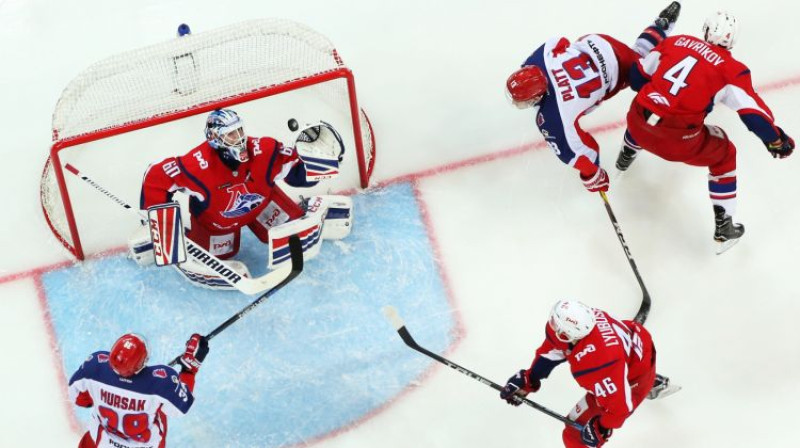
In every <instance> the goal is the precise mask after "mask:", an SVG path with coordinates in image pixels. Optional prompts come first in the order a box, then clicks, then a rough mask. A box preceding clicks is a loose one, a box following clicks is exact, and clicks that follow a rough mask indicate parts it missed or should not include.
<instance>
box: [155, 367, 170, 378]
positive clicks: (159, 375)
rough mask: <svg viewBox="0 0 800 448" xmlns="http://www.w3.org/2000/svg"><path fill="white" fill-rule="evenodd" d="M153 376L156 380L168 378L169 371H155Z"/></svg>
mask: <svg viewBox="0 0 800 448" xmlns="http://www.w3.org/2000/svg"><path fill="white" fill-rule="evenodd" d="M153 376H154V377H156V378H166V377H167V371H166V370H165V369H155V370H153Z"/></svg>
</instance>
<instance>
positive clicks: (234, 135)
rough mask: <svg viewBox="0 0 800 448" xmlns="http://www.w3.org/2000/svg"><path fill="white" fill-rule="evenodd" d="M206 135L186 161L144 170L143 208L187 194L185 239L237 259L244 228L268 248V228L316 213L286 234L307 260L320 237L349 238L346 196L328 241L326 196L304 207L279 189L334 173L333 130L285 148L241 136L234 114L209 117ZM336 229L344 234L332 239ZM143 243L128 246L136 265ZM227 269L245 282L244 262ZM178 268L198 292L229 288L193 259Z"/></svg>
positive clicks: (276, 257)
mask: <svg viewBox="0 0 800 448" xmlns="http://www.w3.org/2000/svg"><path fill="white" fill-rule="evenodd" d="M205 135H206V141H205V142H203V143H201V144H200V145H199V146H197V147H196V148H194V149H192V150H191V151H189V152H188V153H186V154H185V155H183V156H179V157H168V158H167V159H164V160H162V161H160V162H158V163H154V164H152V165H151V166H150V167H149V168H148V169H147V172H146V173H145V175H144V181H143V183H142V193H141V202H140V208H141V209H142V210H148V209H151V208H153V207H158V206H160V205H161V204H164V203H169V202H171V201H173V195H175V193H177V192H181V193H183V194H185V195H188V196H189V201H188V202H189V211H190V215H191V223H190V228H189V230H188V232H187V234H186V236H187V237H188V238H189V239H191V240H192V241H193V242H194V243H196V244H198V245H200V246H202V247H203V248H205V249H206V250H207V251H208V252H210V253H211V254H212V255H214V256H216V257H218V258H220V259H223V260H226V259H230V258H231V257H233V256H235V255H236V254H237V253H238V251H239V246H240V239H241V229H242V227H245V226H247V227H248V228H249V229H250V230H251V231H252V232H253V233H254V234H255V235H256V236H257V237H258V239H259V240H260V241H262V242H264V243H268V244H270V245H272V241H271V236H273V235H271V230H272V231H274V229H275V228H277V227H279V226H281V225H284V224H287V223H289V222H290V221H298V220H300V218H307V217H309V215H310V214H311V213H312V212H314V213H317V214H318V215H320V216H317V217H316V220H315V219H307V220H304V221H303V222H304V223H307V224H308V225H306V226H305V227H304V226H297V228H293V229H292V233H297V234H299V235H300V238H301V240H302V242H303V247H304V250H305V251H306V253H305V258H306V259H308V258H311V257H312V256H313V255H315V254H316V252H317V251H318V250H319V242H320V240H321V239H323V238H330V239H339V238H343V237H344V236H346V234H347V233H349V229H350V220H351V214H350V209H351V208H352V202H351V201H350V198H347V197H342V196H336V197H335V198H337V200H340V201H339V202H337V203H345V204H346V206H344V207H343V209H340V210H339V213H337V215H336V218H337V219H336V221H345V222H343V223H342V222H339V223H331V222H330V221H332V220H331V219H329V220H328V221H327V225H326V226H325V229H324V230H325V231H326V232H328V233H327V235H326V234H325V233H324V232H323V228H322V220H323V219H328V218H330V213H328V210H327V208H326V207H323V206H322V205H323V204H327V202H326V201H328V199H329V198H332V196H318V197H313V198H311V200H310V203H309V206H307V207H304V206H303V205H301V204H298V203H297V202H295V201H294V200H292V199H291V198H290V197H289V196H288V195H287V194H286V193H284V192H283V191H282V190H281V188H280V186H279V185H277V183H278V182H279V181H284V182H286V183H287V184H288V185H290V186H293V187H304V188H305V187H312V186H314V185H316V184H317V183H318V182H319V181H320V180H323V179H327V178H331V177H333V176H335V175H336V174H338V169H339V162H340V161H341V160H342V155H343V153H344V144H343V143H342V139H341V137H340V136H339V134H338V133H337V132H336V131H335V130H334V129H333V127H331V126H330V125H328V124H327V123H324V122H320V123H319V124H318V125H315V126H309V127H308V128H306V129H305V130H303V131H302V132H300V133H299V134H298V139H297V141H296V142H295V143H294V147H291V146H286V145H284V144H282V143H281V142H279V141H277V140H275V139H273V138H271V137H260V138H256V137H249V136H247V135H246V134H245V130H244V123H243V120H242V119H241V118H240V117H239V116H238V115H237V114H236V112H234V111H233V110H230V109H218V110H215V111H213V112H211V113H210V114H209V116H208V118H207V121H206V129H205ZM309 209H310V210H309ZM342 210H344V211H342ZM307 212H308V213H307ZM326 213H327V215H326ZM339 230H343V231H340V232H338V234H337V235H331V233H337V231H339ZM284 239H285V238H284ZM141 243H149V235H145V236H141V235H140V239H139V240H138V241H132V242H131V251H132V255H133V257H134V258H135V259H136V260H137V261H140V263H141V264H146V263H147V262H149V260H150V259H151V258H152V256H143V255H142V254H141V253H138V252H137V249H136V248H137V247H145V245H144V244H141ZM284 243H285V241H284ZM137 244H138V246H137ZM149 247H152V245H150V246H149ZM281 250H282V251H283V252H286V253H287V254H288V249H285V244H284V248H283V249H281V248H279V247H270V249H269V252H270V256H269V262H268V264H274V263H277V262H279V261H282V260H283V259H288V255H286V256H283V255H285V254H283V255H281V253H279V252H280V251H281ZM281 257H282V258H281ZM141 260H143V261H141ZM228 264H229V265H230V266H232V267H234V268H235V270H237V271H239V273H240V274H244V275H248V276H249V270H248V269H247V267H246V266H245V265H244V264H243V263H240V262H237V261H234V260H230V261H228ZM177 267H178V269H179V271H180V272H181V273H183V274H184V276H185V277H186V278H187V279H188V280H190V281H193V282H195V283H196V284H200V285H201V286H206V287H212V288H227V287H228V285H227V283H225V282H224V281H222V279H220V278H219V277H218V276H217V275H216V274H215V273H214V272H212V271H210V270H208V269H205V267H204V266H202V265H200V264H198V263H193V262H192V259H191V258H190V259H189V260H188V262H186V263H181V264H180V265H178V266H177Z"/></svg>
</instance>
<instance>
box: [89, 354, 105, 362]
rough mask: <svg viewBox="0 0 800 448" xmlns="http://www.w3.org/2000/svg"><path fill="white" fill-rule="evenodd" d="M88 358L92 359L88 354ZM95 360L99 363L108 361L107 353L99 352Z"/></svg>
mask: <svg viewBox="0 0 800 448" xmlns="http://www.w3.org/2000/svg"><path fill="white" fill-rule="evenodd" d="M89 359H92V357H91V356H89ZM87 361H88V360H87ZM97 362H100V363H103V362H108V355H106V354H105V353H101V354H99V355H97Z"/></svg>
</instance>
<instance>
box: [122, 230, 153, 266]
mask: <svg viewBox="0 0 800 448" xmlns="http://www.w3.org/2000/svg"><path fill="white" fill-rule="evenodd" d="M128 256H129V257H130V258H131V259H132V260H133V261H135V262H136V264H138V265H139V266H150V265H151V264H153V263H154V262H155V258H154V257H153V242H152V241H150V229H149V228H148V227H147V226H141V227H139V229H137V230H136V232H134V233H133V235H131V237H130V238H129V239H128Z"/></svg>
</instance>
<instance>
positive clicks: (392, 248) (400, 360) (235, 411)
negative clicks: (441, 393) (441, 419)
mask: <svg viewBox="0 0 800 448" xmlns="http://www.w3.org/2000/svg"><path fill="white" fill-rule="evenodd" d="M353 200H354V214H355V218H354V227H353V232H352V233H351V235H350V236H349V237H347V238H346V239H344V240H341V241H337V242H332V241H324V242H323V247H322V250H321V252H320V254H319V255H318V256H317V257H316V258H314V259H313V260H309V261H308V263H307V264H306V269H305V270H304V271H303V273H302V274H301V275H300V276H299V277H298V278H297V279H295V280H294V281H293V282H292V283H290V284H289V285H287V286H286V287H285V288H284V289H283V290H281V291H280V292H278V293H277V294H275V295H274V296H273V297H271V298H270V299H269V300H268V301H266V302H265V303H263V304H261V305H260V306H259V308H258V309H256V310H254V311H253V312H252V313H250V314H248V315H247V316H246V317H245V318H243V319H242V320H241V321H239V322H237V323H236V324H235V325H233V326H231V327H229V328H228V329H227V330H225V331H224V332H223V333H221V334H220V335H219V336H218V337H217V338H215V339H213V340H212V341H211V343H210V348H211V350H210V353H209V356H208V358H207V359H206V361H205V363H204V364H203V367H202V372H201V373H200V374H199V376H198V379H197V384H196V386H195V395H196V397H197V401H196V402H195V405H194V407H193V408H192V409H191V410H190V412H189V414H187V415H186V416H185V417H183V418H178V419H172V420H171V421H170V433H169V436H168V437H169V439H170V440H169V443H170V444H171V445H175V446H192V445H194V446H209V443H211V442H213V441H214V440H218V441H219V446H237V447H250V446H252V447H278V446H286V445H294V444H301V443H303V442H304V441H307V440H310V439H315V438H319V437H324V436H325V435H326V434H329V433H331V432H333V431H336V430H337V429H339V428H343V427H346V426H348V425H352V424H353V423H354V422H357V421H359V420H361V419H363V418H365V417H366V416H368V415H370V414H371V413H372V412H374V411H375V410H376V409H378V408H380V407H381V406H382V405H384V404H385V403H387V402H388V401H390V400H391V399H392V398H393V397H395V396H396V395H398V394H399V393H400V392H401V391H402V390H403V389H405V388H406V386H407V385H408V384H409V383H411V382H412V381H413V380H414V379H416V378H418V377H420V376H421V375H422V374H423V373H424V371H425V370H426V369H427V368H428V366H429V365H430V363H431V361H430V360H429V359H427V358H425V357H423V356H420V355H419V354H417V353H416V352H414V351H412V350H409V349H408V348H406V347H405V346H404V345H403V343H402V341H401V340H400V338H399V337H398V336H397V334H396V332H395V331H394V329H393V328H392V327H391V325H389V324H388V322H386V321H385V320H384V319H383V317H382V314H381V311H380V310H381V307H382V306H383V305H387V304H392V305H394V306H396V307H397V308H398V309H399V310H400V311H401V313H403V314H404V316H405V318H406V320H407V321H408V322H409V327H410V328H412V329H414V337H415V338H416V339H417V341H419V343H420V344H422V345H424V346H426V347H427V348H429V349H430V350H432V351H435V352H444V351H446V350H447V348H448V347H449V346H450V345H451V344H452V343H453V340H452V339H451V336H450V335H451V334H452V333H453V331H454V329H455V322H454V320H453V318H452V313H451V311H452V310H451V308H450V304H449V302H448V298H447V295H446V291H445V287H444V285H443V283H442V279H441V278H440V277H439V274H438V272H439V270H438V268H437V266H436V262H435V259H434V255H433V251H432V248H431V247H430V245H429V243H428V241H429V240H428V236H427V234H426V232H427V230H426V228H425V225H424V223H423V220H422V218H421V216H420V208H419V206H418V204H417V202H416V199H415V197H414V194H413V191H412V188H411V186H410V185H409V184H407V183H404V184H398V185H394V186H391V187H388V188H385V189H382V190H379V191H377V192H373V193H370V194H366V195H357V196H354V197H353ZM242 248H243V249H242V251H241V252H240V256H239V258H240V259H241V260H242V261H244V262H245V263H246V264H247V265H248V266H251V270H252V271H253V272H254V273H255V274H257V275H258V274H260V273H263V272H264V270H265V269H266V268H265V267H261V265H263V264H265V263H266V256H265V252H266V247H265V246H264V245H263V244H261V243H260V242H259V241H258V240H257V239H256V238H255V237H254V236H252V235H251V234H250V233H249V232H243V244H242ZM43 283H44V288H45V293H46V298H47V302H48V306H49V308H50V312H51V318H52V323H53V327H54V329H55V334H56V338H57V340H58V344H59V346H60V348H61V352H62V356H63V362H64V371H65V374H66V375H67V376H69V375H71V374H72V372H74V370H75V369H77V368H78V366H79V365H80V363H81V362H82V361H83V360H84V359H85V357H86V356H87V355H88V354H90V353H92V352H94V351H96V350H99V349H108V348H109V347H110V346H111V344H112V343H113V341H114V340H115V339H116V338H117V337H119V336H120V335H122V334H123V333H125V332H129V331H135V332H138V333H140V334H142V335H144V336H145V337H147V339H148V343H149V345H150V350H151V354H150V363H153V364H157V363H166V362H168V361H169V360H171V359H173V358H174V357H175V356H177V355H179V354H180V353H181V352H182V351H183V346H184V343H185V341H186V338H188V337H189V335H191V334H192V333H195V332H200V333H207V332H209V331H211V330H212V329H213V328H215V327H216V326H217V325H219V324H220V323H222V322H223V321H225V320H226V319H227V318H229V317H230V316H232V315H233V314H235V313H236V312H238V311H239V310H240V309H241V308H243V307H244V306H246V305H247V304H248V303H250V302H251V301H252V300H253V299H254V297H251V296H244V295H242V294H241V293H238V292H220V291H211V290H206V289H202V288H198V287H195V286H192V285H190V284H188V283H187V282H186V281H185V280H184V279H183V278H182V277H180V275H179V274H178V273H177V272H175V271H174V270H171V269H160V268H156V267H151V268H145V269H142V268H140V267H138V266H137V265H136V264H135V263H134V262H133V261H131V260H129V259H127V258H125V257H124V256H122V255H120V256H114V257H110V258H104V259H99V260H93V261H88V262H85V263H83V264H81V265H79V266H74V267H70V268H66V269H62V270H57V271H53V272H50V273H48V274H45V275H44V277H43ZM78 415H79V416H80V417H81V418H82V419H83V420H84V421H86V420H87V419H88V414H87V413H86V412H79V414H78ZM208 422H214V424H213V425H208ZM210 427H213V433H210V432H209V431H211V430H210V429H207V428H210Z"/></svg>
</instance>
